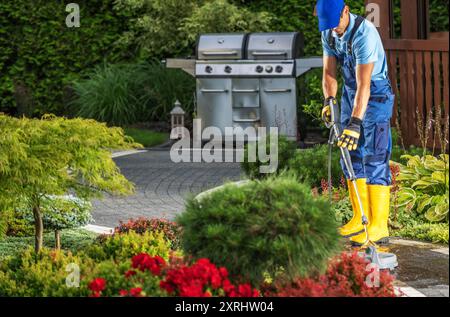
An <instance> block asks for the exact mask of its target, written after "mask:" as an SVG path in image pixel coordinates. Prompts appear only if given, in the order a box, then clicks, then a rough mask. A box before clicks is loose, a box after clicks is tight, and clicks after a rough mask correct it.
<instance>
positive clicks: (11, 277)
mask: <svg viewBox="0 0 450 317" xmlns="http://www.w3.org/2000/svg"><path fill="white" fill-rule="evenodd" d="M70 264H76V265H78V266H79V268H80V275H81V276H83V274H85V273H86V272H88V271H89V268H91V267H93V262H92V261H91V260H90V259H88V258H85V257H83V258H81V257H79V256H75V255H73V254H71V253H70V252H67V253H66V252H63V251H52V250H48V249H42V250H41V252H39V253H38V254H36V253H35V252H34V251H33V250H32V249H31V248H30V249H28V250H26V251H24V252H21V253H19V254H17V255H16V256H15V257H12V258H9V259H7V260H5V261H3V262H1V263H0V296H15V297H23V296H39V297H46V296H87V295H88V294H89V292H88V290H87V289H85V288H82V287H79V288H77V287H68V286H67V285H66V278H67V277H68V275H69V274H70V273H71V272H70V271H66V269H67V266H68V265H70Z"/></svg>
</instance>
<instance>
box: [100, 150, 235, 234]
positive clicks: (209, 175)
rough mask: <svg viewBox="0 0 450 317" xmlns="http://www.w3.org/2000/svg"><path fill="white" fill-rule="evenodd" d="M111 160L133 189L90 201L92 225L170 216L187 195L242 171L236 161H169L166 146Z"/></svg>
mask: <svg viewBox="0 0 450 317" xmlns="http://www.w3.org/2000/svg"><path fill="white" fill-rule="evenodd" d="M128 154H129V153H128ZM114 161H115V162H116V163H117V165H118V166H119V167H120V169H121V172H122V173H123V174H124V175H125V177H126V178H127V179H128V180H130V181H132V182H133V183H134V184H135V185H136V193H135V194H134V195H132V196H128V197H111V196H106V197H105V198H104V199H103V200H98V201H94V202H93V207H94V208H93V217H94V220H95V223H94V224H95V225H101V226H109V227H114V226H116V225H117V224H118V223H119V220H128V219H130V218H136V217H140V216H144V217H148V218H154V217H158V218H166V219H171V220H172V219H174V217H175V216H176V215H177V214H179V213H180V212H182V211H183V210H184V201H185V199H186V198H187V197H189V196H192V195H196V194H198V193H200V192H202V191H204V190H206V189H210V188H213V187H216V186H219V185H221V184H223V183H224V182H225V181H227V180H233V181H234V180H239V179H240V178H241V174H242V172H241V168H240V165H239V163H173V162H172V161H171V159H170V155H169V151H167V150H149V151H146V152H140V153H137V154H130V155H126V156H119V157H116V158H114Z"/></svg>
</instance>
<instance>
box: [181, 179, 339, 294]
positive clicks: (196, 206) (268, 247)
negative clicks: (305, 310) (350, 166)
mask: <svg viewBox="0 0 450 317" xmlns="http://www.w3.org/2000/svg"><path fill="white" fill-rule="evenodd" d="M178 222H179V223H180V225H181V226H182V227H183V235H182V244H183V249H184V250H185V252H186V253H187V254H191V255H193V256H194V258H202V257H206V258H209V259H210V260H211V261H212V262H213V263H216V264H217V265H221V266H225V267H226V268H227V269H228V270H229V271H230V273H231V274H233V275H234V276H235V277H236V276H238V277H239V276H241V277H245V278H248V279H250V281H252V282H254V283H255V284H254V285H257V284H258V283H259V282H261V280H262V278H263V273H264V272H266V273H269V274H270V275H271V276H274V275H275V274H276V272H277V271H279V270H280V269H281V268H282V269H284V271H285V272H286V274H287V275H288V276H297V275H302V276H304V275H308V274H309V273H311V272H312V271H316V270H320V269H323V268H324V267H325V266H326V263H327V261H328V259H329V257H330V256H331V255H332V254H333V253H334V252H335V251H337V250H338V249H339V247H340V244H339V235H338V232H337V224H336V221H335V219H334V216H333V215H332V211H331V208H330V205H329V204H328V202H327V201H326V200H325V199H323V198H314V197H313V196H312V194H311V188H309V187H308V186H306V185H304V184H299V183H298V181H297V180H296V179H295V178H294V177H293V176H283V177H278V178H269V179H265V180H262V181H253V182H249V183H248V184H245V185H243V186H239V187H237V186H235V185H233V184H229V185H227V186H225V187H224V188H223V189H221V190H218V191H215V192H213V193H211V194H210V195H207V196H205V197H204V198H202V199H201V201H197V200H195V199H191V200H189V201H188V203H187V207H186V211H185V212H184V213H183V214H181V215H180V216H179V217H178Z"/></svg>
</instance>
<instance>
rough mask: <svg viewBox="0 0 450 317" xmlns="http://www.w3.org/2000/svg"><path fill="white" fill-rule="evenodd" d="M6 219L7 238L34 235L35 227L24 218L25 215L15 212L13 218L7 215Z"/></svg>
mask: <svg viewBox="0 0 450 317" xmlns="http://www.w3.org/2000/svg"><path fill="white" fill-rule="evenodd" d="M5 218H7V220H6V222H7V223H6V236H9V237H28V236H32V235H33V233H34V225H33V224H32V223H30V221H29V220H28V219H26V218H25V217H24V214H23V213H21V212H18V211H16V210H14V211H13V214H12V216H9V215H5ZM0 237H1V235H0Z"/></svg>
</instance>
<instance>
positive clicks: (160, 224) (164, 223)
mask: <svg viewBox="0 0 450 317" xmlns="http://www.w3.org/2000/svg"><path fill="white" fill-rule="evenodd" d="M130 231H134V232H136V233H139V234H142V233H144V232H147V231H161V232H163V233H164V236H165V237H166V239H167V240H169V241H170V242H171V244H172V249H174V250H175V249H177V248H179V247H180V235H181V227H180V226H179V225H178V224H177V223H175V222H173V221H168V220H166V219H159V218H154V219H147V218H144V217H140V218H137V219H130V220H128V221H127V222H122V221H121V222H120V224H119V226H117V227H116V228H115V229H114V233H116V234H122V233H128V232H130Z"/></svg>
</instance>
